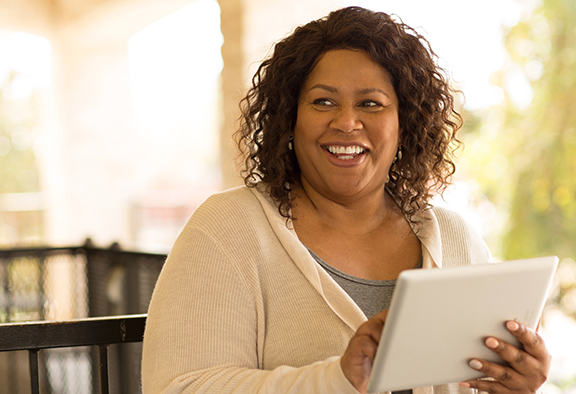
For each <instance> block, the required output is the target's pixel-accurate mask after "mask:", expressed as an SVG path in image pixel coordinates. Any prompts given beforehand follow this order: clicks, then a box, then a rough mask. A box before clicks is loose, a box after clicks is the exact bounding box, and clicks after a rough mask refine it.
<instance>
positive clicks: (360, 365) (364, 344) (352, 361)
mask: <svg viewBox="0 0 576 394" xmlns="http://www.w3.org/2000/svg"><path fill="white" fill-rule="evenodd" d="M387 314H388V310H384V311H382V312H380V313H378V314H377V315H375V316H374V317H372V318H371V319H370V320H368V321H367V322H366V323H364V324H362V325H361V326H360V328H358V330H357V331H356V334H354V336H353V337H352V338H351V339H350V342H348V348H347V349H346V351H345V352H344V355H343V356H342V358H341V359H340V365H341V367H342V371H343V372H344V376H346V378H347V379H348V380H349V381H350V383H352V385H353V386H354V387H355V388H356V390H358V391H359V392H360V393H365V392H366V390H367V389H368V379H370V372H372V364H373V363H374V357H375V355H376V348H377V347H378V343H379V342H380V336H381V335H382V329H383V328H384V322H385V321H386V315H387Z"/></svg>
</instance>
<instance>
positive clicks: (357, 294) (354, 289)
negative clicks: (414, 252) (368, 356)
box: [304, 245, 422, 319]
mask: <svg viewBox="0 0 576 394" xmlns="http://www.w3.org/2000/svg"><path fill="white" fill-rule="evenodd" d="M304 246H306V245H304ZM306 249H308V251H309V252H310V254H311V255H312V257H314V260H316V261H317V262H318V264H320V265H321V266H322V268H324V269H325V270H326V271H327V272H328V274H329V275H330V276H331V277H332V278H333V279H334V280H335V281H336V283H338V284H339V285H340V287H342V289H343V290H344V291H345V292H346V293H348V295H349V296H350V298H352V299H353V300H354V302H355V303H356V305H358V306H359V307H360V309H361V310H362V312H364V314H365V315H366V317H367V318H368V319H370V318H371V317H372V316H374V315H375V314H377V313H378V312H380V311H382V310H384V309H388V308H389V307H390V301H391V300H392V293H393V292H394V287H395V286H396V280H395V279H393V280H371V279H362V278H357V277H355V276H352V275H348V274H347V273H344V272H342V271H340V270H337V269H336V268H334V267H332V266H331V265H330V264H328V263H326V262H325V261H324V260H322V259H321V258H320V257H319V256H318V255H317V254H316V253H314V252H313V251H312V250H310V249H309V248H308V247H307V246H306ZM415 268H422V258H420V261H419V262H418V265H417V266H416V267H415Z"/></svg>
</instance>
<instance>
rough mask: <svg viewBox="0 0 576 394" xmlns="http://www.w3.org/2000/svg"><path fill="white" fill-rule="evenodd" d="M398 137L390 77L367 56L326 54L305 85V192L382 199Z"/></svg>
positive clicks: (298, 135)
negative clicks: (368, 196)
mask: <svg viewBox="0 0 576 394" xmlns="http://www.w3.org/2000/svg"><path fill="white" fill-rule="evenodd" d="M399 137H400V136H399V129H398V99H397V97H396V93H395V92H394V87H393V86H392V82H391V81H390V76H389V75H388V72H387V71H386V70H385V69H384V68H382V66H380V65H379V64H377V63H376V62H374V61H373V60H372V58H371V57H370V56H369V55H368V54H367V53H366V52H364V51H351V50H336V51H330V52H327V53H326V54H324V55H323V56H322V58H321V59H320V60H319V61H318V63H317V65H316V66H315V67H314V69H313V70H312V72H311V73H310V75H309V76H308V78H307V79H306V82H305V83H304V85H303V86H302V92H301V94H300V100H299V103H298V114H297V118H296V127H295V128H294V150H295V153H296V158H297V160H298V163H299V165H300V171H301V182H302V186H303V187H304V189H305V190H306V192H307V193H308V190H310V189H313V190H314V191H315V192H319V193H321V194H322V195H324V196H325V197H327V198H329V199H331V200H333V201H339V200H340V199H342V198H344V199H349V198H354V199H361V198H364V197H365V196H366V195H367V194H372V193H374V192H376V193H377V194H378V198H380V199H382V198H383V193H384V190H385V182H386V179H389V178H388V176H387V174H388V172H389V170H390V165H391V164H392V160H393V158H394V156H395V155H396V151H397V150H398V148H399V145H398V143H399ZM310 191H311V190H310Z"/></svg>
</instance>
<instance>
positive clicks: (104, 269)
mask: <svg viewBox="0 0 576 394" xmlns="http://www.w3.org/2000/svg"><path fill="white" fill-rule="evenodd" d="M165 259H166V255H164V254H153V253H142V252H133V251H124V250H122V249H121V248H120V247H119V245H118V244H113V245H112V246H111V247H110V248H98V247H95V246H94V245H93V244H92V243H91V242H90V240H87V242H86V243H85V244H84V245H82V246H74V247H55V248H46V247H44V248H15V249H8V250H0V323H10V322H22V321H42V320H70V319H83V318H87V317H100V316H114V315H128V314H142V313H146V312H147V309H148V303H149V301H150V298H151V296H152V291H153V289H154V285H155V283H156V280H157V278H158V275H159V273H160V270H161V269H162V266H163V264H164V261H165ZM42 353H43V356H42V357H41V359H40V363H39V365H40V371H41V376H45V377H44V378H43V379H44V381H45V382H44V383H45V384H44V385H43V386H44V387H45V389H44V390H43V393H53V394H56V393H74V392H83V393H84V392H95V391H94V388H93V387H92V386H94V384H92V381H93V380H95V379H93V377H96V376H98V353H97V352H96V351H95V350H94V349H90V348H82V347H79V348H67V349H53V350H48V351H46V352H42ZM109 353H110V354H109V363H110V376H109V381H110V392H111V393H122V394H138V393H140V354H141V343H133V344H122V345H112V346H110V347H109ZM26 358H27V357H26V354H25V352H24V353H22V352H17V351H14V352H5V353H0V382H3V383H2V384H1V385H0V394H4V393H6V394H8V393H9V394H20V393H29V388H28V387H24V386H22V381H23V380H26V379H24V377H25V376H26V374H27V372H26V371H27V369H28V368H27V364H28V363H27V361H26Z"/></svg>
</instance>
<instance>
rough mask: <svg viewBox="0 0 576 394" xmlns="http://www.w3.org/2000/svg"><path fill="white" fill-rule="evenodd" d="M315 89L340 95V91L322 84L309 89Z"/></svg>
mask: <svg viewBox="0 0 576 394" xmlns="http://www.w3.org/2000/svg"><path fill="white" fill-rule="evenodd" d="M314 89H324V90H327V91H329V92H330V93H338V89H336V88H334V87H332V86H328V85H324V84H322V83H318V84H316V85H314V86H312V87H311V88H310V89H308V91H311V90H314Z"/></svg>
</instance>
